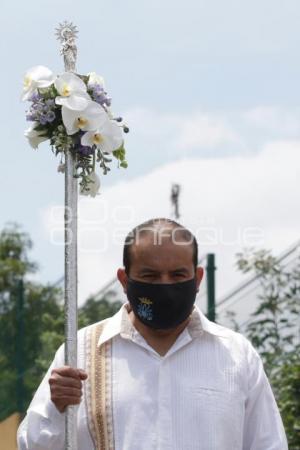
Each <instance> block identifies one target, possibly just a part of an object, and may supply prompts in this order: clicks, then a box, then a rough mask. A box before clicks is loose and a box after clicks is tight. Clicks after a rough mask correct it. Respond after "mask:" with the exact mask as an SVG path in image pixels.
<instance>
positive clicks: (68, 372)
mask: <svg viewBox="0 0 300 450" xmlns="http://www.w3.org/2000/svg"><path fill="white" fill-rule="evenodd" d="M80 370H81V369H73V367H70V366H62V367H58V368H57V369H53V370H52V374H53V373H57V374H58V375H60V376H62V377H71V378H78V379H80V375H79V373H80Z"/></svg>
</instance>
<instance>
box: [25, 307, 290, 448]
mask: <svg viewBox="0 0 300 450" xmlns="http://www.w3.org/2000/svg"><path fill="white" fill-rule="evenodd" d="M89 328H90V327H87V328H85V329H83V330H80V331H79V333H78V367H82V368H84V367H85V363H86V361H85V359H86V357H87V356H86V350H85V336H86V333H87V332H88V330H89ZM105 342H106V343H107V342H111V349H112V350H111V351H112V353H111V355H112V356H111V384H110V386H111V402H112V405H111V406H112V423H113V429H114V447H113V448H114V449H115V450H287V449H288V446H287V441H286V436H285V432H284V429H283V425H282V421H281V417H280V414H279V411H278V408H277V405H276V402H275V399H274V396H273V393H272V390H271V387H270V384H269V382H268V379H267V377H266V375H265V372H264V369H263V365H262V362H261V359H260V357H259V355H258V353H257V352H256V350H255V349H254V348H253V347H252V345H251V343H250V342H249V341H248V340H247V339H246V338H245V337H243V336H242V335H241V334H239V333H236V332H234V331H232V330H229V329H228V328H225V327H222V326H220V325H217V324H215V323H213V322H211V321H209V320H208V319H207V318H206V317H205V316H204V314H203V313H202V312H201V311H200V310H199V309H198V308H197V307H195V308H194V311H193V313H192V316H191V320H190V322H189V324H188V326H187V327H186V328H185V330H184V331H183V332H182V333H181V334H180V335H179V336H178V338H177V340H176V342H175V343H174V345H173V346H172V347H171V348H170V350H169V351H168V353H167V354H166V355H165V356H160V355H159V354H158V353H157V352H156V351H155V350H154V349H153V348H152V347H150V346H149V345H148V344H147V342H146V341H145V340H144V339H143V337H142V336H141V335H140V334H139V333H138V332H137V330H136V329H135V328H134V327H133V325H132V324H131V321H130V319H129V317H128V312H127V305H123V306H122V308H121V309H120V311H119V312H118V313H117V314H115V315H114V316H113V317H111V318H110V319H108V320H106V321H105V323H104V329H103V332H102V334H101V335H100V338H99V342H98V345H99V346H101V345H102V344H104V343H105ZM62 365H64V355H63V347H61V348H60V349H59V350H58V351H57V353H56V356H55V358H54V361H53V363H52V365H51V367H50V368H49V371H48V373H47V374H46V376H45V378H44V379H43V381H42V383H41V385H40V386H39V388H38V390H37V392H36V394H35V396H34V398H33V400H32V403H31V405H30V406H29V409H28V411H27V416H26V418H25V419H24V421H23V422H22V424H21V425H20V428H19V431H18V445H19V449H20V450H25V449H28V450H48V449H49V450H50V449H51V450H63V449H64V413H59V412H58V410H57V409H56V408H55V406H54V404H53V403H52V402H51V399H50V389H49V384H48V378H49V376H50V372H51V370H52V369H53V368H55V367H60V366H62ZM96 370H97V367H96ZM86 398H87V390H86V389H85V390H84V400H86ZM87 403H88V402H87V401H82V402H81V404H80V406H79V408H78V448H79V450H94V449H95V445H94V443H93V439H92V435H91V433H90V427H89V423H88V404H87Z"/></svg>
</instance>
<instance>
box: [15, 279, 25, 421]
mask: <svg viewBox="0 0 300 450" xmlns="http://www.w3.org/2000/svg"><path fill="white" fill-rule="evenodd" d="M16 306H17V335H16V368H17V389H16V391H17V392H16V394H17V411H18V412H19V413H20V414H22V413H23V412H24V345H23V343H24V283H23V280H22V279H20V280H18V284H17V305H16Z"/></svg>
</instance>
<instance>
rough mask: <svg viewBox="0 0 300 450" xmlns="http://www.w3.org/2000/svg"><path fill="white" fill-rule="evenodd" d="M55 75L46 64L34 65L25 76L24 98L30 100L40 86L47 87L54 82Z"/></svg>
mask: <svg viewBox="0 0 300 450" xmlns="http://www.w3.org/2000/svg"><path fill="white" fill-rule="evenodd" d="M54 80H55V75H54V74H53V72H51V70H50V69H48V68H47V67H45V66H34V67H32V68H31V69H29V70H28V71H27V72H26V74H25V77H24V82H23V93H22V100H23V101H24V100H28V99H29V98H30V96H31V95H32V94H33V93H34V92H35V91H36V89H38V88H46V87H48V86H51V84H52V83H54Z"/></svg>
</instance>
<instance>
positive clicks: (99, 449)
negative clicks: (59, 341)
mask: <svg viewBox="0 0 300 450" xmlns="http://www.w3.org/2000/svg"><path fill="white" fill-rule="evenodd" d="M104 324H105V323H103V322H100V323H98V324H95V325H92V326H91V327H89V328H88V329H87V332H86V371H87V374H88V379H87V380H86V383H85V384H86V396H85V398H86V409H87V413H88V424H89V429H90V433H91V436H92V439H93V441H94V445H95V450H114V433H113V416H112V380H111V377H112V358H111V356H112V344H111V340H109V341H107V342H104V343H103V344H101V346H100V347H98V346H97V343H98V340H99V337H100V335H101V333H102V331H103V328H104Z"/></svg>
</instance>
